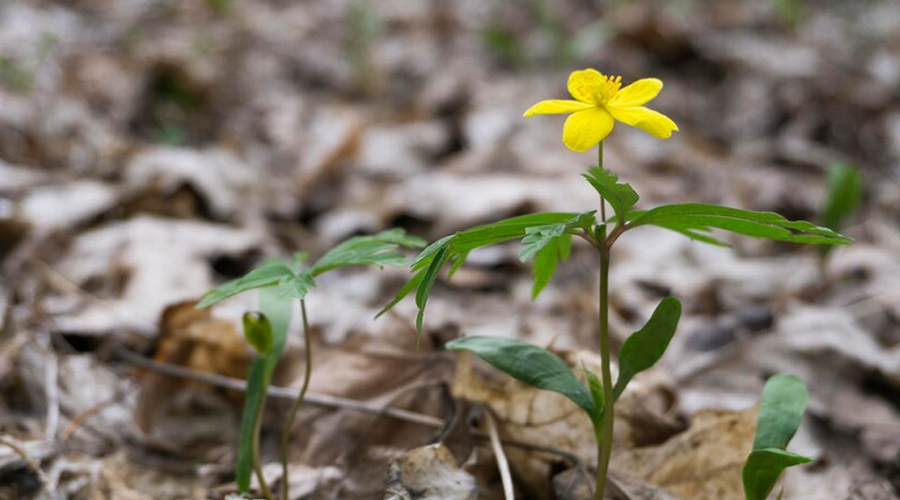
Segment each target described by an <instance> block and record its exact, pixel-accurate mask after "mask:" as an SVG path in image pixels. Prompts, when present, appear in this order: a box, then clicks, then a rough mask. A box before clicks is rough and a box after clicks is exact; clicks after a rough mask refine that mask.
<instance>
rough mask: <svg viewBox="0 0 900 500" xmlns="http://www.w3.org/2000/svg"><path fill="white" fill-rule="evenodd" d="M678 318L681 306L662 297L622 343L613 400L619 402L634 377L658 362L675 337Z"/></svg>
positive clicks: (670, 299) (669, 298)
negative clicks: (646, 317) (642, 324)
mask: <svg viewBox="0 0 900 500" xmlns="http://www.w3.org/2000/svg"><path fill="white" fill-rule="evenodd" d="M680 318H681V303H680V302H678V299H676V298H674V297H666V298H664V299H662V301H660V303H659V305H657V306H656V310H654V311H653V314H652V315H651V316H650V319H648V320H647V323H646V324H645V325H644V326H643V327H642V328H641V329H640V330H638V331H636V332H634V333H632V334H631V336H630V337H628V339H626V340H625V343H624V344H623V345H622V349H621V350H620V351H619V378H618V379H617V380H616V386H615V388H614V389H613V395H614V396H615V398H616V399H619V396H621V395H622V392H624V391H625V387H626V386H627V385H628V382H630V381H631V379H632V378H633V377H634V376H635V375H637V374H638V373H640V372H642V371H644V370H646V369H648V368H650V367H651V366H653V365H654V364H656V362H657V361H659V359H660V358H662V356H663V354H664V353H665V352H666V348H668V347H669V342H670V341H671V340H672V337H673V336H674V335H675V330H676V329H677V327H678V320H679V319H680Z"/></svg>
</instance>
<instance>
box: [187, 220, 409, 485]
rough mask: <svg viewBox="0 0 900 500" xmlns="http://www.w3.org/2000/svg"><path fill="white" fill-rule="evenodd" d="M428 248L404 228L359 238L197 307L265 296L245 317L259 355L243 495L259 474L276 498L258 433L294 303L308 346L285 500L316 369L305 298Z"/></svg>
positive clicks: (270, 268) (245, 443)
mask: <svg viewBox="0 0 900 500" xmlns="http://www.w3.org/2000/svg"><path fill="white" fill-rule="evenodd" d="M423 246H425V242H424V241H422V240H421V239H419V238H415V237H412V236H408V235H407V234H406V233H405V232H404V231H403V230H402V229H392V230H389V231H384V232H381V233H378V234H376V235H373V236H357V237H354V238H350V239H348V240H346V241H344V242H343V243H340V244H339V245H337V246H335V247H334V248H332V249H331V250H329V251H328V252H327V253H325V255H323V256H322V257H321V258H319V260H317V261H316V262H315V263H314V264H312V265H311V266H309V267H304V263H305V262H306V261H307V255H306V254H305V253H297V254H296V255H295V256H294V259H293V261H292V262H291V263H290V264H288V263H287V262H285V261H282V260H280V259H271V260H268V261H266V262H265V263H263V264H262V265H261V266H259V267H257V268H255V269H253V270H251V271H250V272H248V273H247V274H245V275H244V276H242V277H240V278H237V279H234V280H231V281H228V282H226V283H223V284H222V285H221V286H219V287H218V288H216V289H215V290H211V291H210V292H207V293H206V294H205V295H204V296H203V298H202V299H201V300H200V302H199V303H198V304H197V307H198V308H203V307H210V306H212V305H215V304H218V303H219V302H222V301H223V300H226V299H229V298H231V297H234V296H235V295H238V294H241V293H244V292H247V291H250V290H259V291H260V312H259V313H247V314H245V315H244V318H243V326H244V337H245V338H246V339H247V342H248V343H249V344H250V345H251V346H253V348H254V349H255V350H256V351H257V353H259V356H258V357H257V358H256V359H254V360H253V361H252V362H251V364H250V370H249V372H248V375H247V396H246V399H245V401H244V410H243V414H242V416H241V431H240V441H239V445H238V457H237V465H236V474H235V475H236V481H237V486H238V491H239V492H240V493H246V492H247V491H248V490H249V489H250V477H251V476H252V475H253V474H254V472H255V474H256V476H257V479H258V480H259V484H260V488H261V490H262V493H263V495H264V496H265V497H266V498H267V499H269V500H271V499H272V498H273V497H272V493H271V491H270V490H269V487H268V485H267V484H266V482H265V480H264V479H263V476H262V467H261V465H260V457H259V432H260V426H261V423H262V412H263V408H264V406H265V398H266V392H267V390H268V387H269V383H270V381H271V378H272V373H273V371H274V370H275V366H276V365H277V364H278V360H279V359H280V358H281V353H282V351H283V350H284V345H285V342H286V340H287V330H288V326H289V325H290V321H291V313H292V303H293V300H295V299H296V300H299V301H300V310H301V313H302V320H303V335H304V342H305V344H306V376H305V377H304V380H303V387H302V388H301V391H300V395H299V396H298V397H297V399H296V400H295V401H294V404H293V406H292V407H291V412H290V415H289V417H288V419H287V420H286V423H285V426H284V429H283V431H282V440H281V462H282V472H283V477H284V480H283V481H282V484H283V486H282V489H281V493H282V499H284V500H286V499H287V498H288V484H289V480H288V471H287V447H288V444H289V437H290V431H291V428H292V427H293V422H294V417H295V416H296V414H297V411H298V410H299V408H300V406H301V405H302V404H303V400H304V397H305V395H306V390H307V388H308V387H309V380H310V373H311V370H312V344H311V342H310V331H309V323H308V321H307V315H306V300H305V299H306V295H307V294H308V293H309V291H310V290H312V289H313V288H315V286H316V281H315V278H316V277H318V276H320V275H322V274H324V273H326V272H328V271H333V270H335V269H340V268H343V267H349V266H359V265H371V266H376V267H379V268H383V267H384V266H401V267H402V266H406V265H407V261H406V257H405V256H404V255H403V254H402V253H400V252H399V249H401V248H421V247H423Z"/></svg>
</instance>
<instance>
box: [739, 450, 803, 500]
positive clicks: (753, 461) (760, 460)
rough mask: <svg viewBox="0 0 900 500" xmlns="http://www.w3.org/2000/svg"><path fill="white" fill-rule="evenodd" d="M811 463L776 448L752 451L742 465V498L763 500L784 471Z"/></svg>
mask: <svg viewBox="0 0 900 500" xmlns="http://www.w3.org/2000/svg"><path fill="white" fill-rule="evenodd" d="M811 461H812V459H811V458H809V457H804V456H803V455H795V454H794V453H791V452H789V451H784V450H779V449H778V448H767V449H764V450H754V451H753V452H752V453H750V456H749V457H747V463H746V465H744V472H743V479H744V496H745V497H746V498H747V500H765V499H766V497H768V496H769V493H771V492H772V489H774V487H775V483H776V482H777V481H778V478H779V477H780V476H781V473H782V472H784V470H785V469H787V468H788V467H791V466H794V465H800V464H806V463H809V462H811Z"/></svg>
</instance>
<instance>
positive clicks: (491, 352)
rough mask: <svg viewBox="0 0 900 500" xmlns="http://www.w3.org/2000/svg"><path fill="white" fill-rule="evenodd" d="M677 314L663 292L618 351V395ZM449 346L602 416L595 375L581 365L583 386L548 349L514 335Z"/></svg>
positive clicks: (650, 358)
mask: <svg viewBox="0 0 900 500" xmlns="http://www.w3.org/2000/svg"><path fill="white" fill-rule="evenodd" d="M680 316H681V304H680V303H679V302H678V300H677V299H675V298H673V297H666V298H665V299H663V300H662V302H660V303H659V305H658V306H657V307H656V310H655V311H654V312H653V315H652V316H650V319H649V320H648V321H647V323H646V324H645V325H644V327H643V328H641V329H640V330H638V331H637V332H635V333H634V334H632V335H631V336H630V337H629V338H628V340H626V341H625V344H624V345H623V346H622V350H621V352H620V353H619V378H618V380H617V381H616V386H615V390H614V395H615V398H616V399H618V398H619V396H621V394H622V392H623V391H624V390H625V387H626V386H627V385H628V382H630V381H631V379H632V378H633V377H634V376H635V375H637V374H638V373H640V372H642V371H644V370H646V369H648V368H650V367H651V366H653V365H654V364H656V362H657V361H659V359H660V358H661V357H662V355H663V353H664V352H665V351H666V348H667V347H668V345H669V342H670V341H671V340H672V337H673V336H674V334H675V330H676V327H677V325H678V320H679V318H680ZM447 349H450V350H456V351H461V350H465V351H471V352H473V353H475V355H477V356H478V357H480V358H481V359H483V360H485V361H486V362H488V363H489V364H490V365H491V366H493V367H494V368H497V369H498V370H500V371H502V372H504V373H506V374H508V375H510V376H511V377H513V378H515V379H517V380H520V381H522V382H524V383H526V384H528V385H531V386H534V387H537V388H538V389H543V390H547V391H553V392H557V393H559V394H562V395H564V396H566V397H567V398H569V399H570V400H571V401H572V402H574V403H575V404H576V405H578V407H579V408H581V409H582V410H584V411H585V413H587V415H588V417H590V419H591V421H592V422H593V423H594V425H595V427H596V426H597V425H599V422H600V421H601V420H602V419H603V412H604V408H605V404H604V403H605V402H604V401H603V397H602V391H601V390H600V381H599V380H598V379H597V377H596V375H594V374H593V373H591V372H590V371H588V370H585V375H586V377H587V379H588V388H585V386H584V385H583V384H582V383H581V382H580V381H579V380H578V379H577V378H576V377H575V375H574V374H573V373H572V371H571V370H569V367H568V366H567V365H566V363H565V362H564V361H563V360H561V359H560V358H559V357H558V356H557V355H555V354H553V353H552V352H550V351H547V350H546V349H542V348H540V347H537V346H534V345H531V344H529V343H527V342H523V341H521V340H517V339H510V338H504V337H486V336H473V337H464V338H461V339H457V340H454V341H451V342H449V343H447Z"/></svg>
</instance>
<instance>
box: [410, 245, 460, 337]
mask: <svg viewBox="0 0 900 500" xmlns="http://www.w3.org/2000/svg"><path fill="white" fill-rule="evenodd" d="M451 248H452V247H447V246H445V247H442V248H441V249H440V250H438V251H437V253H436V254H435V255H434V259H433V260H432V261H431V264H430V265H429V266H428V268H427V269H425V274H424V275H423V276H422V280H421V281H420V282H419V286H418V288H417V289H416V306H417V307H418V308H419V314H418V315H417V316H416V329H417V330H419V331H420V332H421V331H422V322H423V321H424V319H425V305H426V304H427V303H428V295H429V294H430V293H431V287H433V286H434V282H435V280H437V276H438V273H440V272H441V267H443V266H444V263H445V262H447V259H448V258H449V257H450V252H451Z"/></svg>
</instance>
